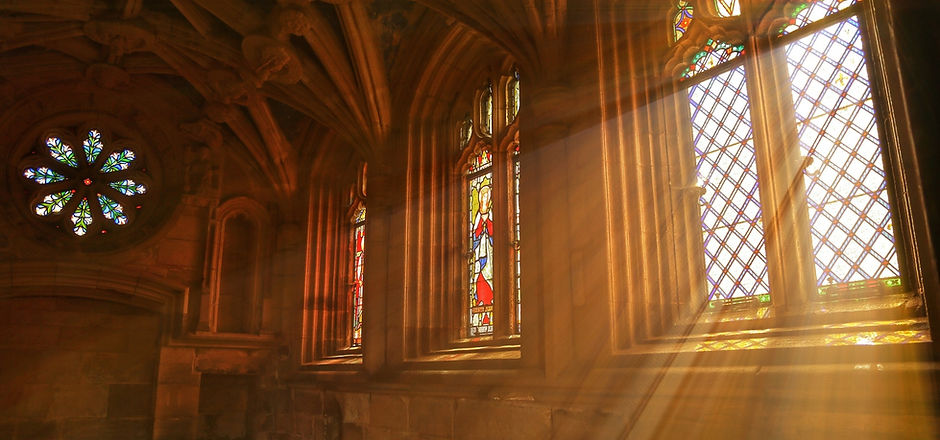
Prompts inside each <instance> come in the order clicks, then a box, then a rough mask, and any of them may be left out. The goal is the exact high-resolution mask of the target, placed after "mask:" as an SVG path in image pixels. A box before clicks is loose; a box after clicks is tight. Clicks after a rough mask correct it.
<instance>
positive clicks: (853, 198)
mask: <svg viewBox="0 0 940 440" xmlns="http://www.w3.org/2000/svg"><path fill="white" fill-rule="evenodd" d="M732 3H734V4H732ZM864 3H865V2H862V1H855V0H818V1H802V2H789V3H787V4H786V5H785V6H784V7H783V8H778V9H775V10H774V11H775V12H774V13H776V14H779V17H780V18H778V19H771V20H767V19H765V20H763V21H761V23H762V25H761V26H760V27H759V28H758V29H757V31H756V32H748V31H747V29H745V28H743V26H744V25H743V24H740V23H739V22H732V21H727V22H721V21H717V22H719V23H721V24H722V26H724V27H719V28H716V29H724V30H723V31H721V32H718V31H714V32H712V33H710V34H707V35H705V36H704V37H702V38H705V39H706V41H705V43H704V46H703V47H704V48H703V49H702V50H700V51H698V52H695V53H694V54H693V55H692V56H691V57H689V58H686V59H685V60H684V61H683V62H680V63H679V64H678V67H679V68H678V69H677V68H676V65H675V64H670V66H669V68H667V71H670V72H677V73H676V76H677V79H678V80H677V85H678V88H680V89H682V90H684V94H682V96H684V97H685V98H686V99H687V102H686V104H685V107H686V109H687V112H688V126H689V129H690V133H689V143H690V144H691V149H692V150H693V152H694V154H693V160H694V164H693V166H692V169H693V171H694V173H695V175H696V181H697V185H698V187H699V188H700V191H701V197H700V198H699V210H698V211H699V214H700V218H699V220H698V221H699V225H700V231H701V244H700V246H701V249H703V253H702V256H703V260H702V263H701V264H702V266H703V270H704V280H705V284H706V289H705V290H706V292H707V293H706V294H705V298H706V302H707V303H708V305H709V306H710V307H711V308H721V307H723V306H728V305H732V304H750V305H751V306H749V307H754V308H757V310H758V312H757V314H756V315H755V316H757V317H763V316H766V313H768V312H769V311H770V310H771V308H770V307H769V306H770V305H771V304H786V303H799V302H801V299H800V298H805V299H806V300H810V301H812V300H821V299H825V298H826V297H834V296H846V295H848V296H852V297H859V296H872V295H886V294H891V293H897V292H902V291H910V289H911V286H910V285H909V284H908V283H909V282H906V281H904V273H903V272H904V270H903V267H902V266H901V265H900V264H899V253H900V252H901V249H899V246H903V243H902V242H901V241H900V240H899V238H900V237H899V236H898V235H897V229H896V228H895V223H897V221H896V220H895V214H896V210H897V207H896V204H897V202H896V201H895V200H894V197H895V196H894V194H896V193H897V188H892V187H891V186H890V185H889V183H890V177H889V176H890V170H889V169H888V167H887V166H886V163H885V158H884V153H883V149H884V148H885V144H884V142H882V140H881V138H880V136H879V133H880V131H881V130H880V129H879V125H880V124H881V123H883V121H882V120H881V117H882V116H881V115H880V114H879V112H878V110H877V108H876V107H877V106H876V102H875V99H874V98H873V94H872V87H873V85H872V83H871V81H870V80H869V76H870V74H869V71H870V68H869V66H868V65H867V61H866V53H865V47H864V46H865V45H864V41H865V39H866V38H867V37H866V35H865V32H864V31H863V26H861V22H862V21H863V20H865V19H866V14H867V11H866V10H864V9H863V8H862V7H861V5H862V4H864ZM748 4H749V3H748V2H744V1H741V2H723V1H721V0H716V8H717V16H716V17H710V18H709V19H710V20H731V19H730V18H725V17H730V16H731V15H733V14H731V15H729V13H730V12H731V11H734V10H737V11H738V13H740V8H741V6H742V5H744V6H746V5H748ZM732 6H733V7H734V8H738V9H734V8H732ZM810 24H813V26H810ZM738 26H740V27H741V28H737V27H738ZM741 36H744V37H743V38H742V37H741ZM762 36H776V37H780V38H778V39H779V40H780V41H779V42H776V43H774V44H773V45H771V47H769V48H763V47H761V48H760V49H759V51H760V52H761V53H758V54H754V56H752V54H750V53H747V51H746V50H745V46H747V47H759V46H752V45H750V42H751V41H754V40H755V39H758V38H761V37H762ZM677 40H678V38H677ZM724 41H740V43H735V44H730V43H725V42H724ZM695 44H696V42H695V41H688V40H683V41H681V42H679V43H677V44H676V46H675V47H674V48H673V53H674V54H680V53H688V50H689V48H690V47H694V45H695ZM673 59H675V58H673ZM756 78H761V81H758V82H756V83H755V84H761V85H760V86H754V85H749V82H753V81H754V80H755V79H756ZM787 89H789V90H790V92H789V93H787V92H786V90H787ZM778 90H779V92H778ZM754 93H758V94H759V96H760V99H761V102H763V103H768V102H775V103H776V102H778V101H779V105H780V108H781V109H784V110H785V111H784V112H783V113H782V114H780V115H776V114H773V113H772V112H771V113H770V115H769V116H768V112H767V111H760V112H757V113H753V112H754V109H752V108H751V107H750V101H751V99H752V98H753V97H750V96H749V95H751V94H754ZM788 98H789V99H788ZM790 108H792V110H790V111H789V112H788V111H786V109H790ZM754 115H762V116H759V117H761V118H764V119H762V120H760V121H754V122H753V124H752V118H756V117H757V116H754ZM755 124H766V125H769V126H781V127H783V130H784V132H785V133H786V132H788V131H790V130H792V133H793V135H794V136H793V138H795V139H796V142H794V144H793V145H789V146H784V148H785V150H784V151H785V152H789V153H785V154H787V155H790V156H797V157H802V158H803V159H802V160H803V163H802V165H800V167H798V169H794V170H788V169H786V166H785V165H779V166H778V165H777V164H774V163H773V162H769V161H768V158H769V157H772V156H774V155H778V154H780V153H778V152H776V150H775V149H776V148H778V147H777V146H776V145H774V142H776V141H775V140H774V139H767V138H760V137H755V133H754V128H753V126H754V125H755ZM784 136H786V135H784ZM785 138H786V137H785ZM780 167H783V168H780ZM790 172H792V173H794V175H792V176H791V177H790V178H789V180H782V179H787V177H786V176H788V175H789V174H788V173H790ZM801 176H802V177H801ZM781 186H784V187H786V188H787V192H786V193H785V194H781V192H780V191H779V190H777V189H776V188H779V187H781ZM791 207H792V208H791ZM765 208H767V209H769V210H770V211H769V212H770V214H768V213H767V212H765V211H764V209H765ZM787 209H792V210H793V213H791V214H787V215H784V213H785V212H786V211H785V210H787ZM768 215H769V217H768ZM768 218H769V220H768ZM781 230H785V231H795V232H794V234H796V237H795V239H794V240H796V241H797V243H787V242H784V241H783V240H785V239H784V238H783V237H782V236H781V235H780V232H779V231H781ZM768 241H769V242H768ZM801 241H806V242H807V243H809V245H808V247H809V248H810V249H809V250H807V251H804V252H803V253H800V252H792V253H790V254H786V256H781V253H780V252H779V251H778V252H770V251H769V250H768V246H771V247H773V248H781V247H787V246H800V245H799V243H800V242H801ZM784 267H786V268H787V269H783V268H784ZM795 268H801V269H795ZM783 270H787V271H788V272H787V273H788V275H789V274H792V273H794V272H796V273H799V272H800V271H801V270H802V271H805V272H807V277H808V278H810V277H811V278H812V280H814V281H815V285H816V287H815V289H814V290H815V292H812V293H809V292H803V293H800V292H786V291H785V289H783V288H782V284H780V280H779V279H776V280H775V277H774V275H773V273H775V272H776V273H781V271H783ZM802 295H805V296H802Z"/></svg>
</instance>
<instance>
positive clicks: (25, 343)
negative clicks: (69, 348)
mask: <svg viewBox="0 0 940 440" xmlns="http://www.w3.org/2000/svg"><path fill="white" fill-rule="evenodd" d="M58 339H59V328H58V327H54V326H45V325H8V324H7V325H4V324H0V348H27V349H43V348H46V347H51V346H54V345H55V344H56V341H57V340H58Z"/></svg>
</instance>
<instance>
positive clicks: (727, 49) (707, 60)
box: [681, 39, 744, 78]
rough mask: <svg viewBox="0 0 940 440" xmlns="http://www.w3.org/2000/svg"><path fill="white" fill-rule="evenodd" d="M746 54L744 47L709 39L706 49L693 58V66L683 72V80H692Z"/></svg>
mask: <svg viewBox="0 0 940 440" xmlns="http://www.w3.org/2000/svg"><path fill="white" fill-rule="evenodd" d="M743 53H744V45H743V44H738V45H732V44H729V43H725V42H724V41H718V40H713V39H709V40H708V41H707V42H706V43H705V47H703V48H702V50H700V51H699V52H698V53H696V54H695V55H693V56H692V59H691V65H689V67H687V68H686V69H685V70H684V71H683V72H682V75H681V77H682V78H691V77H693V76H695V75H697V74H699V73H702V72H704V71H706V70H709V69H711V68H713V67H717V66H718V65H720V64H722V63H725V62H727V61H730V60H733V59H735V58H737V57H739V56H740V55H741V54H743Z"/></svg>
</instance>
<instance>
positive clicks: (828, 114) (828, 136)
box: [786, 2, 901, 294]
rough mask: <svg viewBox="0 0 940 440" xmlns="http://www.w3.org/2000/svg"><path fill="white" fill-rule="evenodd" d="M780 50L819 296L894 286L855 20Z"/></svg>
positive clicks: (872, 115)
mask: <svg viewBox="0 0 940 440" xmlns="http://www.w3.org/2000/svg"><path fill="white" fill-rule="evenodd" d="M845 3H848V2H845ZM786 53H787V67H788V69H789V73H790V83H791V87H790V90H791V92H792V96H793V102H794V106H795V116H796V121H797V132H798V133H799V139H800V148H801V151H802V153H803V154H804V155H805V156H808V157H810V158H812V160H813V162H812V164H811V165H810V169H808V170H807V172H806V173H805V175H804V183H805V185H806V195H807V202H808V208H809V218H810V228H811V233H812V239H813V253H814V255H815V266H816V278H817V284H818V286H819V289H820V290H819V292H820V293H821V294H827V293H833V292H834V291H836V290H846V289H852V288H855V289H860V288H863V287H864V288H869V289H876V290H883V289H886V288H896V287H900V284H901V280H900V278H899V277H900V266H899V265H898V256H897V249H896V246H895V235H894V229H893V226H892V216H891V202H890V200H889V198H888V192H887V182H886V180H885V176H886V174H887V173H886V171H885V167H884V161H883V158H882V154H881V141H880V139H879V134H878V125H877V120H876V119H877V118H876V112H875V107H874V103H873V99H872V93H871V85H870V82H869V76H868V67H867V65H866V61H865V51H864V48H863V46H862V35H861V30H860V28H859V22H858V19H857V18H856V17H850V18H848V19H846V20H843V21H841V22H837V23H835V24H832V25H830V26H828V27H826V28H824V29H822V30H820V31H817V32H814V33H812V34H809V35H807V36H805V37H803V38H800V39H799V40H796V41H794V42H792V43H790V44H787V46H786ZM869 284H870V286H869Z"/></svg>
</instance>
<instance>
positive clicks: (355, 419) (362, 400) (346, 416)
mask: <svg viewBox="0 0 940 440" xmlns="http://www.w3.org/2000/svg"><path fill="white" fill-rule="evenodd" d="M335 397H336V400H337V402H339V406H340V409H341V411H342V414H343V423H353V424H362V425H364V424H367V423H369V395H368V394H365V393H337V394H336V395H335Z"/></svg>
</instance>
